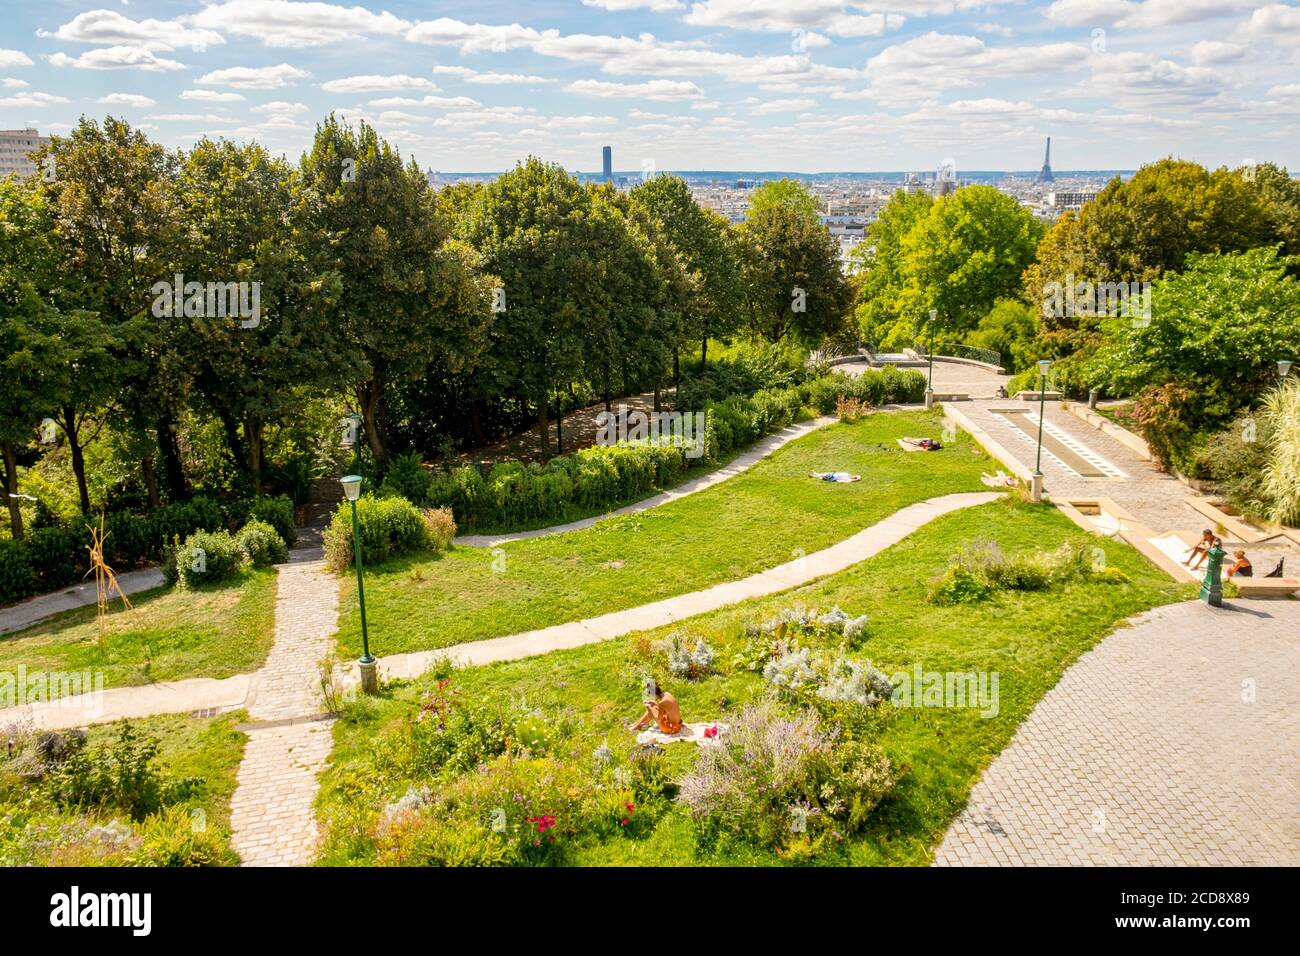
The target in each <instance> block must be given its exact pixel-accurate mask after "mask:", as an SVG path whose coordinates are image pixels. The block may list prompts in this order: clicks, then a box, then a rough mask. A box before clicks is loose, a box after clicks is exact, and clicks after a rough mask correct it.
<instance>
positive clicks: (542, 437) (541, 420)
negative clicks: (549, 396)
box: [537, 392, 551, 461]
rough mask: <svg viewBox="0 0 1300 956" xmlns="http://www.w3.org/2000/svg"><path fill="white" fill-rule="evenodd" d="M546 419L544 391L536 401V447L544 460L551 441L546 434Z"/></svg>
mask: <svg viewBox="0 0 1300 956" xmlns="http://www.w3.org/2000/svg"><path fill="white" fill-rule="evenodd" d="M547 425H548V422H547V421H546V393H545V392H543V393H542V397H541V398H540V399H539V400H538V402H537V447H539V448H540V449H541V450H542V461H546V460H547V459H548V457H549V455H550V451H551V442H550V439H549V438H548V436H547Z"/></svg>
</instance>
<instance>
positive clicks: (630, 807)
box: [626, 803, 636, 813]
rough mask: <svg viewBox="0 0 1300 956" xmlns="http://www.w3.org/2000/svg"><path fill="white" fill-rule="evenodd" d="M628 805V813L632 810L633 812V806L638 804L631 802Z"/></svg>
mask: <svg viewBox="0 0 1300 956" xmlns="http://www.w3.org/2000/svg"><path fill="white" fill-rule="evenodd" d="M626 806H627V812H628V813H631V812H632V808H633V807H635V806H636V804H633V803H629V804H626Z"/></svg>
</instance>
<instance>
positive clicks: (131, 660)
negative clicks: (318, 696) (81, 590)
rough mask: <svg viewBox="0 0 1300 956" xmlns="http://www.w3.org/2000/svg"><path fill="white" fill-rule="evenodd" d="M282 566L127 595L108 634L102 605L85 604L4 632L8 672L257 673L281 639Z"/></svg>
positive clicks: (133, 677)
mask: <svg viewBox="0 0 1300 956" xmlns="http://www.w3.org/2000/svg"><path fill="white" fill-rule="evenodd" d="M275 582H276V573H275V571H274V570H270V569H266V570H257V571H249V572H246V573H245V574H244V576H243V577H242V578H241V579H240V581H239V582H238V583H232V584H228V585H224V586H222V585H212V586H210V587H204V588H199V589H196V590H193V591H181V590H178V589H176V588H158V589H155V590H152V591H146V592H144V593H142V594H138V595H135V596H133V597H132V598H131V599H130V600H131V603H132V605H133V609H132V610H126V609H125V608H123V606H122V602H121V601H120V600H114V601H113V602H112V610H111V611H110V613H109V614H108V616H107V618H106V623H105V626H104V630H103V632H102V633H101V632H100V626H99V623H98V622H97V621H96V609H95V608H94V607H93V606H92V607H86V608H78V609H77V610H75V611H68V612H67V613H65V614H60V615H58V616H57V617H53V618H51V619H49V620H48V621H44V622H42V623H40V624H35V625H33V626H32V627H29V628H26V629H24V630H21V631H17V632H15V633H12V634H4V635H0V670H5V671H13V670H15V669H16V668H17V667H18V665H20V664H23V665H26V667H27V671H28V673H35V672H37V671H63V672H80V671H91V672H93V673H103V675H104V686H105V687H124V686H129V685H133V684H147V683H151V682H153V681H163V680H177V679H179V678H183V677H229V676H230V675H232V674H243V673H248V672H249V671H254V670H256V669H257V668H258V667H260V666H261V665H262V663H263V662H264V661H265V660H266V655H267V652H268V651H269V650H270V649H271V643H272V641H273V640H274V637H275V590H276V587H275Z"/></svg>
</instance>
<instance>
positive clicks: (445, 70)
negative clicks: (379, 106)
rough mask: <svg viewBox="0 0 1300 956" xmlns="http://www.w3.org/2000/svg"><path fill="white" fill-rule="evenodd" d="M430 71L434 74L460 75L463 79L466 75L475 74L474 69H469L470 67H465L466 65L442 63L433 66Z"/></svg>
mask: <svg viewBox="0 0 1300 956" xmlns="http://www.w3.org/2000/svg"><path fill="white" fill-rule="evenodd" d="M430 72H431V73H435V74H437V75H439V76H458V77H460V78H461V79H465V78H466V77H470V76H475V75H476V74H475V71H473V70H471V69H470V68H469V67H467V66H442V65H439V66H435V67H433V69H432V70H430Z"/></svg>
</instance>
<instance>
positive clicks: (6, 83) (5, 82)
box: [0, 76, 27, 90]
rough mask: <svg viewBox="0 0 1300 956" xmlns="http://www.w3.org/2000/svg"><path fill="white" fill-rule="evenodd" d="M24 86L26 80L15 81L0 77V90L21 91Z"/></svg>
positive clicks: (7, 77)
mask: <svg viewBox="0 0 1300 956" xmlns="http://www.w3.org/2000/svg"><path fill="white" fill-rule="evenodd" d="M26 86H27V81H26V80H15V79H14V78H13V77H9V76H0V89H6V90H21V89H23V88H24V87H26Z"/></svg>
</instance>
